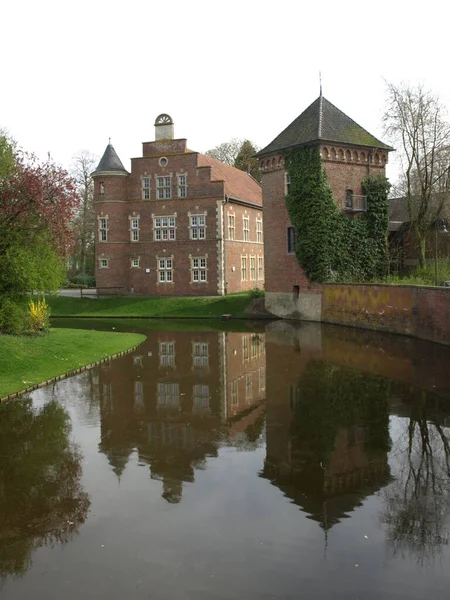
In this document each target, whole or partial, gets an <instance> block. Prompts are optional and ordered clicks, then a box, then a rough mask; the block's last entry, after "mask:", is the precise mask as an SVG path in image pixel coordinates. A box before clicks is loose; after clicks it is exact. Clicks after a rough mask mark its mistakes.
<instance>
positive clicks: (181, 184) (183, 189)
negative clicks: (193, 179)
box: [178, 175, 187, 198]
mask: <svg viewBox="0 0 450 600" xmlns="http://www.w3.org/2000/svg"><path fill="white" fill-rule="evenodd" d="M186 196H187V176H186V175H178V198H186Z"/></svg>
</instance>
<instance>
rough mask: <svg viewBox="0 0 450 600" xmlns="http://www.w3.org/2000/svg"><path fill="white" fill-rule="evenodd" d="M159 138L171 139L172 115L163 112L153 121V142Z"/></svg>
mask: <svg viewBox="0 0 450 600" xmlns="http://www.w3.org/2000/svg"><path fill="white" fill-rule="evenodd" d="M160 140H173V121H172V117H170V116H169V115H166V114H165V113H162V114H161V115H159V116H157V117H156V121H155V142H159V141H160Z"/></svg>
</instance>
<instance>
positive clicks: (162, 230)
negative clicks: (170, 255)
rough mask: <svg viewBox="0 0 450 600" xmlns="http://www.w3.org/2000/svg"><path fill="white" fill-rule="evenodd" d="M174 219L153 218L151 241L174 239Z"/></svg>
mask: <svg viewBox="0 0 450 600" xmlns="http://www.w3.org/2000/svg"><path fill="white" fill-rule="evenodd" d="M176 227H177V219H176V217H153V239H154V240H155V241H156V242H161V241H167V240H169V241H171V240H174V239H175V236H176V234H175V232H176Z"/></svg>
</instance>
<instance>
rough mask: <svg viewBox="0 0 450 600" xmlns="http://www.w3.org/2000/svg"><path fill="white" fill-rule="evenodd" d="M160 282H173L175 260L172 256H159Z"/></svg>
mask: <svg viewBox="0 0 450 600" xmlns="http://www.w3.org/2000/svg"><path fill="white" fill-rule="evenodd" d="M158 281H159V283H172V282H173V260H172V259H171V258H158Z"/></svg>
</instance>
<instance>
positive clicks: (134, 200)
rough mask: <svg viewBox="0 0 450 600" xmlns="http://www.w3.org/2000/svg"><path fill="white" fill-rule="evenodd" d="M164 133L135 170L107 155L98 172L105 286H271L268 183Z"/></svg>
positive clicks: (100, 278) (99, 250)
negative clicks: (267, 277) (265, 212)
mask: <svg viewBox="0 0 450 600" xmlns="http://www.w3.org/2000/svg"><path fill="white" fill-rule="evenodd" d="M156 138H157V141H155V142H146V143H144V144H143V156H142V157H140V158H134V159H132V160H131V173H130V174H128V173H127V172H126V171H125V170H124V169H123V168H122V169H117V170H114V171H113V170H107V168H104V166H103V167H102V164H103V165H104V164H105V163H104V162H103V161H104V159H102V161H101V163H100V165H99V168H97V170H96V171H95V172H94V174H93V175H94V180H95V210H96V217H97V225H98V227H97V243H96V279H97V287H98V288H99V289H103V290H104V291H105V292H106V291H108V290H110V291H111V290H112V291H114V290H118V291H120V292H122V293H135V294H140V295H150V296H156V295H183V296H184V295H216V294H218V295H222V294H226V293H232V292H240V291H244V290H249V289H252V288H255V287H258V288H263V287H264V250H263V247H264V246H263V223H262V221H263V218H262V193H261V187H260V185H259V184H258V183H257V182H256V181H255V180H254V179H253V178H252V177H251V176H250V175H248V174H247V173H244V172H242V171H239V170H238V169H234V168H233V167H229V166H227V165H223V164H222V163H220V162H219V161H215V160H214V159H212V158H209V157H206V156H203V155H201V154H199V153H197V152H192V151H191V150H188V149H187V148H186V140H184V139H158V135H157V136H156ZM109 148H110V150H111V149H112V147H111V146H109ZM107 151H108V149H107ZM112 152H114V150H113V149H112ZM114 155H115V152H114ZM105 156H106V152H105ZM115 156H116V157H117V155H115ZM117 160H118V157H117ZM118 162H119V164H120V161H119V160H118Z"/></svg>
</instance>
